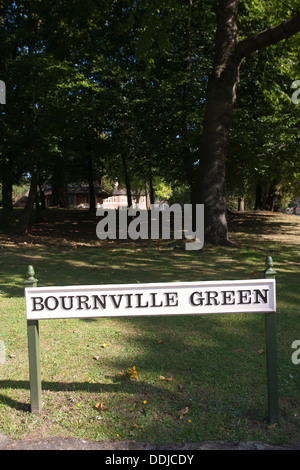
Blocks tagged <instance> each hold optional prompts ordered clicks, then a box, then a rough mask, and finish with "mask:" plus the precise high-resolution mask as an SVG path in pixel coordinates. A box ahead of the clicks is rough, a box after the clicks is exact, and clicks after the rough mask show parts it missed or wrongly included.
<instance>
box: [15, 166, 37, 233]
mask: <svg viewBox="0 0 300 470" xmlns="http://www.w3.org/2000/svg"><path fill="white" fill-rule="evenodd" d="M37 181H38V169H37V166H36V165H33V168H32V171H31V182H30V190H29V195H28V198H27V201H26V206H25V207H24V209H23V211H22V215H21V217H20V222H19V229H20V233H21V234H22V235H27V234H28V229H29V224H30V220H31V216H32V211H33V205H34V203H35V201H36V195H37Z"/></svg>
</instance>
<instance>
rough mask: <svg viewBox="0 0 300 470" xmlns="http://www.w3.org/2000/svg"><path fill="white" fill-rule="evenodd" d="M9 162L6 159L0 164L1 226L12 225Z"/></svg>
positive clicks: (11, 182)
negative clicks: (0, 181) (0, 189)
mask: <svg viewBox="0 0 300 470" xmlns="http://www.w3.org/2000/svg"><path fill="white" fill-rule="evenodd" d="M11 166H12V164H11V162H10V161H7V162H4V163H3V164H2V165H1V174H2V205H3V228H4V229H7V228H11V227H13V225H14V213H13V201H12V187H13V175H12V170H11Z"/></svg>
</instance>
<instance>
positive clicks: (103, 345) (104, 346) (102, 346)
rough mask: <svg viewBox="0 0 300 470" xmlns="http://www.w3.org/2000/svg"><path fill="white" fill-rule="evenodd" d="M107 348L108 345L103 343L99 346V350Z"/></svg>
mask: <svg viewBox="0 0 300 470" xmlns="http://www.w3.org/2000/svg"><path fill="white" fill-rule="evenodd" d="M107 346H110V344H109V343H103V344H102V345H101V348H107Z"/></svg>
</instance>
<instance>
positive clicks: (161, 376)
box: [158, 375, 173, 382]
mask: <svg viewBox="0 0 300 470" xmlns="http://www.w3.org/2000/svg"><path fill="white" fill-rule="evenodd" d="M158 380H166V381H167V382H172V380H173V378H172V377H169V378H168V379H167V378H166V377H164V376H163V375H160V376H159V378H158Z"/></svg>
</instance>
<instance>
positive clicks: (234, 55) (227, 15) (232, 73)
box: [197, 0, 300, 244]
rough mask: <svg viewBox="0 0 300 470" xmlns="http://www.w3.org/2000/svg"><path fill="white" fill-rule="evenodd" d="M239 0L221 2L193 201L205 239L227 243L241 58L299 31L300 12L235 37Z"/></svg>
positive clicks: (217, 242) (222, 0)
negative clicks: (228, 162) (229, 161)
mask: <svg viewBox="0 0 300 470" xmlns="http://www.w3.org/2000/svg"><path fill="white" fill-rule="evenodd" d="M238 3H239V2H238V0H220V1H219V7H218V15H217V32H216V40H215V43H216V46H215V51H216V52H215V61H214V67H213V71H212V74H211V76H210V78H209V81H208V87H207V99H206V114H205V118H204V123H203V134H202V141H201V145H200V163H199V168H198V191H197V202H198V203H201V204H204V213H205V222H204V225H205V227H204V232H205V241H210V242H212V243H214V244H228V243H229V240H228V227H227V214H226V186H225V158H226V149H227V143H228V138H229V132H230V128H231V123H232V118H233V108H234V104H235V101H236V88H237V85H238V82H239V68H240V64H241V62H242V60H243V58H244V57H246V56H247V55H249V54H251V53H252V52H254V51H256V50H259V49H263V48H265V47H267V46H270V45H271V44H275V43H277V42H278V41H281V40H282V39H285V38H288V37H289V36H292V35H294V34H296V33H297V32H299V31H300V14H299V13H296V14H295V16H294V17H293V18H292V19H291V20H289V21H287V22H284V23H281V24H280V25H279V26H276V27H274V28H270V29H268V30H265V31H262V32H261V33H258V34H255V35H253V36H251V37H249V38H247V39H244V40H243V41H238V28H237V8H238Z"/></svg>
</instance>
